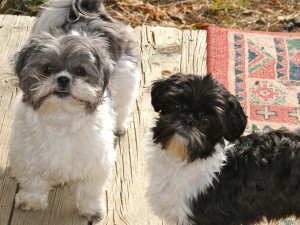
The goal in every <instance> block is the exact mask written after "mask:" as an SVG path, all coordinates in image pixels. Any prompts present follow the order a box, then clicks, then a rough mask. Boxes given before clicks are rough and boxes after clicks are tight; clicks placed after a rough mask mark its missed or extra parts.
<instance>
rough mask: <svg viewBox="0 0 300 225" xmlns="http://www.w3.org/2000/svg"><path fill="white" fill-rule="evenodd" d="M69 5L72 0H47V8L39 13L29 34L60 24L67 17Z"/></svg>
mask: <svg viewBox="0 0 300 225" xmlns="http://www.w3.org/2000/svg"><path fill="white" fill-rule="evenodd" d="M71 5H72V0H49V1H48V2H47V7H46V9H47V10H44V11H43V12H42V13H41V15H40V17H39V19H38V21H37V23H36V24H35V26H34V28H33V30H32V33H31V35H35V34H39V33H42V32H44V31H48V30H49V28H50V27H53V26H60V25H62V24H63V23H64V22H65V21H66V19H67V16H68V13H69V8H70V6H71Z"/></svg>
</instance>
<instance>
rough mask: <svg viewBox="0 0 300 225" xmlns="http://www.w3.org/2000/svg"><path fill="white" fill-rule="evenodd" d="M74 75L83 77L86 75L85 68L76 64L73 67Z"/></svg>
mask: <svg viewBox="0 0 300 225" xmlns="http://www.w3.org/2000/svg"><path fill="white" fill-rule="evenodd" d="M75 75H76V76H80V77H84V76H85V75H86V71H85V69H84V68H83V67H81V66H78V67H76V69H75Z"/></svg>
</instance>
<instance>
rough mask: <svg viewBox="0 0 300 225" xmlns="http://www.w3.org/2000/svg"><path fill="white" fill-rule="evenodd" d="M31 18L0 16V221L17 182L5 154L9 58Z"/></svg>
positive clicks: (11, 86) (12, 84)
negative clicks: (11, 175)
mask: <svg viewBox="0 0 300 225" xmlns="http://www.w3.org/2000/svg"><path fill="white" fill-rule="evenodd" d="M33 20H34V18H30V17H24V18H23V19H21V18H20V17H16V16H2V15H0V40H1V41H0V52H1V57H0V121H1V122H0V224H1V225H2V224H8V222H9V221H10V219H11V210H12V208H13V201H14V195H15V193H16V190H17V183H16V181H15V180H14V179H12V178H11V177H10V175H9V170H8V162H7V154H8V144H9V138H10V133H11V121H12V110H13V104H14V100H15V97H16V94H17V88H16V83H17V79H16V77H15V76H13V75H12V72H11V67H10V63H9V58H10V57H11V55H12V54H13V53H14V52H15V51H16V49H17V48H18V47H19V46H20V45H21V43H22V42H23V41H24V40H25V39H26V37H27V35H28V31H29V30H30V29H31V26H32V21H33Z"/></svg>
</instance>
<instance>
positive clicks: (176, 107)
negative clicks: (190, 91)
mask: <svg viewBox="0 0 300 225" xmlns="http://www.w3.org/2000/svg"><path fill="white" fill-rule="evenodd" d="M170 109H171V110H172V111H179V110H180V109H181V107H180V105H177V104H173V105H171V106H170Z"/></svg>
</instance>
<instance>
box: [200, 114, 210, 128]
mask: <svg viewBox="0 0 300 225" xmlns="http://www.w3.org/2000/svg"><path fill="white" fill-rule="evenodd" d="M201 123H202V124H203V125H206V126H209V125H211V124H212V120H211V118H209V117H208V116H202V117H201Z"/></svg>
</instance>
